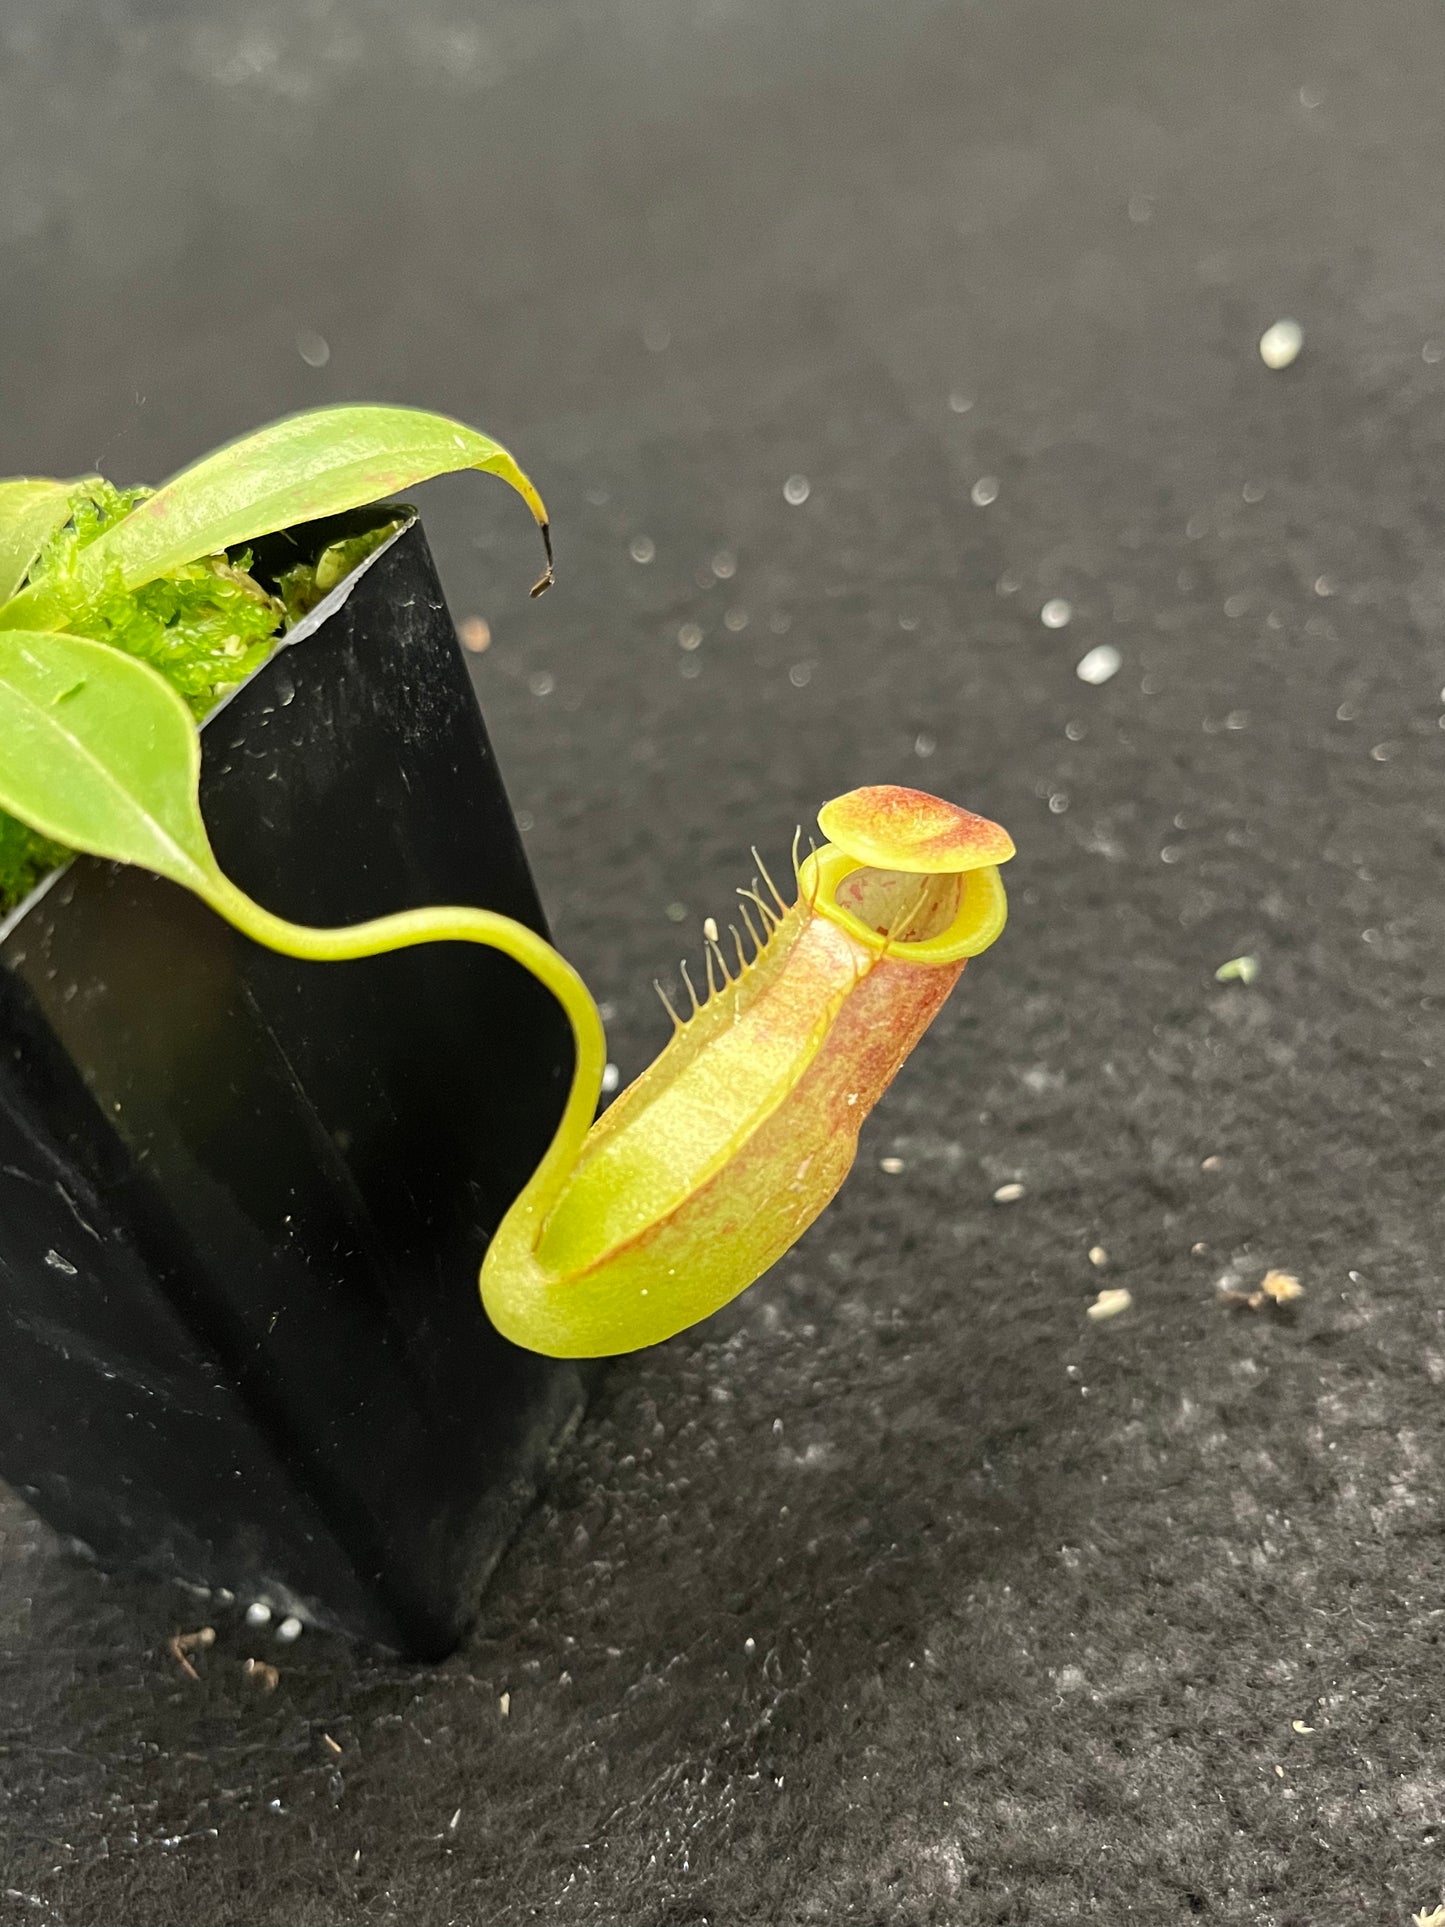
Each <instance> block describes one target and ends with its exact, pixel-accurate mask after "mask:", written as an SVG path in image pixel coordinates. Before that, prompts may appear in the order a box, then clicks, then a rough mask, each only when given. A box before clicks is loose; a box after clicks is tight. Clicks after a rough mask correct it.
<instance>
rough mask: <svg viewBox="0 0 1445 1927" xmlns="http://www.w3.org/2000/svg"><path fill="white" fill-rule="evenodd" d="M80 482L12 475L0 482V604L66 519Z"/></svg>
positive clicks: (8, 597)
mask: <svg viewBox="0 0 1445 1927" xmlns="http://www.w3.org/2000/svg"><path fill="white" fill-rule="evenodd" d="M83 486H84V484H83V483H80V482H52V481H51V480H50V479H49V478H48V477H46V478H42V477H39V476H36V477H34V478H31V477H28V476H16V477H15V478H14V479H13V480H12V481H4V482H0V603H3V602H7V601H8V600H9V599H10V597H11V596H13V595H14V594H15V592H16V590H17V589H18V588H19V587H20V585H21V583H22V582H23V581H24V580H25V578H26V576H27V574H28V573H29V571H30V565H31V563H32V562H34V560H35V558H36V556H37V555H39V553H40V551H41V549H42V548H44V546H45V544H46V542H47V541H48V539H49V538H50V537H51V536H52V535H54V533H55V531H56V530H57V529H58V528H60V527H61V526H62V525H63V524H64V523H66V522H68V521H69V520H70V505H71V497H72V495H73V494H74V493H75V491H76V490H77V489H78V488H82V487H83Z"/></svg>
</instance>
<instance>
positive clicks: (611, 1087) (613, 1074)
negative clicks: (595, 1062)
mask: <svg viewBox="0 0 1445 1927" xmlns="http://www.w3.org/2000/svg"><path fill="white" fill-rule="evenodd" d="M621 1082H622V1073H621V1071H620V1070H618V1068H617V1066H616V1065H615V1064H608V1065H606V1066H605V1067H604V1068H603V1072H602V1089H603V1091H604V1093H606V1094H608V1095H610V1094H611V1093H612V1092H613V1091H615V1090H616V1089H617V1086H618V1085H619V1084H620V1083H621Z"/></svg>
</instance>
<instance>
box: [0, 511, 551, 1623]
mask: <svg viewBox="0 0 1445 1927" xmlns="http://www.w3.org/2000/svg"><path fill="white" fill-rule="evenodd" d="M394 513H395V512H394V511H393V515H394ZM405 513H406V520H405V523H404V525H403V527H402V528H401V530H400V531H399V533H397V534H396V535H395V536H394V537H393V538H392V539H391V540H390V541H389V542H388V543H387V544H386V546H385V547H383V548H381V549H379V550H378V551H377V552H376V553H375V554H374V555H372V557H371V558H370V559H369V560H368V561H367V562H366V563H365V564H364V565H363V567H362V568H361V569H360V570H359V571H358V572H357V573H356V574H354V575H353V576H352V577H351V578H350V579H349V580H348V581H347V582H345V583H343V584H342V585H341V587H340V588H338V589H337V590H335V591H334V592H333V593H332V594H331V595H330V596H328V597H327V599H326V601H325V602H324V603H322V604H321V606H320V607H319V608H318V609H317V610H315V611H314V612H313V614H312V615H311V616H310V617H309V618H307V620H306V621H305V622H304V623H303V624H301V625H300V626H299V627H298V629H297V630H296V631H295V632H294V633H293V637H292V639H291V642H290V643H289V644H288V645H287V646H284V647H282V648H281V649H280V650H278V651H277V653H276V654H275V655H274V656H273V657H272V658H271V660H270V661H269V662H268V663H267V664H266V666H265V667H264V668H263V669H261V670H260V671H258V673H257V674H256V675H255V676H253V677H252V678H251V679H250V680H249V681H248V682H247V683H246V684H245V685H244V686H243V687H242V688H241V689H239V690H238V691H237V692H236V693H235V695H234V696H233V697H232V698H231V700H230V701H229V702H228V703H227V704H226V705H225V706H224V707H223V708H222V709H221V710H219V711H218V712H217V714H216V715H215V716H214V717H212V719H211V720H210V721H209V722H208V723H207V724H206V728H205V755H204V775H203V781H202V801H203V806H204V810H205V816H206V820H207V823H208V824H209V826H210V830H211V834H212V838H213V840H214V843H215V848H216V852H217V855H218V856H219V858H220V861H221V863H222V866H223V867H224V868H225V869H226V870H227V871H228V872H229V874H230V875H231V876H232V877H234V879H235V880H236V882H237V883H239V884H240V886H241V887H242V888H243V889H244V890H246V891H248V892H249V893H250V894H251V895H252V896H254V897H255V898H257V899H258V900H259V901H260V902H261V903H263V904H265V905H266V906H267V907H268V908H269V909H271V910H275V911H278V912H279V913H280V914H281V915H283V916H286V917H289V918H292V919H294V920H296V921H299V922H303V923H316V924H338V923H353V922H356V921H359V920H360V919H362V918H365V917H371V916H375V915H378V914H380V913H382V912H385V911H391V910H401V909H405V908H408V907H412V906H417V905H422V904H429V903H468V904H478V905H482V906H485V907H488V908H491V909H495V910H501V911H505V912H506V913H507V914H508V915H510V916H513V917H516V918H518V919H520V920H521V921H522V922H524V923H527V924H530V925H531V926H532V927H533V929H535V930H539V931H544V930H545V923H544V920H543V916H542V910H541V906H540V904H539V902H538V899H537V894H536V891H535V889H534V887H533V883H532V879H531V876H530V874H529V872H528V868H527V861H526V858H525V856H524V854H523V851H522V846H521V841H520V839H519V836H518V833H517V828H516V825H515V823H514V821H513V818H512V813H511V810H510V808H509V806H508V803H507V797H506V793H505V791H504V789H503V787H502V782H501V778H500V776H499V774H498V771H497V766H496V761H495V759H494V757H493V754H492V750H491V746H490V745H489V743H488V741H487V735H486V731H485V729H484V727H483V725H482V719H481V716H480V714H479V713H478V709H477V704H476V700H475V697H474V695H473V692H472V688H471V684H470V680H469V678H468V676H467V673H466V669H465V666H464V664H463V661H462V658H461V655H460V653H459V651H458V648H457V644H456V638H455V635H454V633H453V629H452V623H451V620H450V617H449V616H448V614H447V609H446V604H445V601H444V599H443V596H442V592H441V588H440V585H439V584H438V581H437V577H436V572H435V569H434V567H433V565H432V560H431V555H430V552H429V550H428V548H427V544H426V538H425V536H424V535H423V533H422V530H421V526H420V524H419V523H418V522H417V520H416V518H415V516H414V514H412V513H411V512H410V511H406V512H405ZM377 519H378V517H377V515H376V513H375V512H368V513H367V514H364V515H358V516H349V517H342V518H336V519H334V520H332V521H329V522H326V523H316V524H311V525H308V526H307V527H305V528H301V529H297V530H292V531H291V532H290V533H289V534H288V535H287V536H286V537H283V538H279V539H273V540H272V541H271V542H270V543H269V544H263V545H261V550H260V552H258V558H257V565H256V566H257V573H258V574H262V575H263V576H264V574H265V573H266V570H267V567H268V566H270V567H271V568H279V567H283V566H285V565H286V563H287V562H289V561H292V560H295V559H296V555H297V552H298V549H299V550H300V551H301V552H302V553H307V552H309V553H311V554H315V553H319V551H320V549H321V548H322V547H323V546H324V545H325V543H327V542H328V541H331V540H334V539H335V538H336V536H337V535H338V534H342V533H349V532H353V531H355V530H356V529H357V528H361V527H366V526H375V525H376V522H377ZM571 1062H572V1046H571V1040H570V1033H569V1031H568V1028H567V1024H566V1021H565V1019H564V1018H563V1016H562V1014H561V1012H560V1010H559V1009H558V1007H557V1006H556V1004H555V1003H554V1002H553V1001H552V999H551V998H550V997H549V996H548V994H547V992H546V991H545V990H543V989H542V988H541V986H540V985H538V984H537V983H536V982H535V981H534V980H533V979H532V978H530V977H529V976H528V975H527V974H526V973H525V972H524V971H523V970H521V969H520V968H519V967H518V966H517V965H516V964H514V963H513V962H511V961H510V960H509V959H507V958H505V957H502V956H500V955H499V954H497V953H495V952H491V951H486V950H482V949H480V948H477V947H476V946H473V945H460V944H447V945H432V946H428V947H426V948H424V949H417V950H409V951H404V952H401V953H399V954H397V955H393V956H388V957H381V958H376V959H374V960H370V961H366V962H361V963H344V964H322V965H316V964H305V963H297V962H293V961H292V960H290V959H289V958H285V957H279V956H273V955H272V954H271V953H269V952H268V951H265V950H262V949H259V948H258V947H256V946H255V945H254V944H252V943H250V942H249V941H248V940H247V939H246V938H244V937H241V936H239V935H238V934H237V933H236V932H234V931H233V930H231V929H230V928H229V926H228V925H226V924H225V923H223V922H222V921H220V919H218V918H217V917H216V916H214V915H213V914H212V912H211V911H209V910H208V909H206V908H205V907H204V906H203V905H202V904H200V903H199V902H197V901H196V900H195V899H194V898H193V897H191V896H189V895H187V894H186V893H185V892H184V891H182V890H180V889H178V888H175V887H174V886H173V885H171V884H169V883H165V882H161V881H159V880H158V879H156V878H154V877H152V876H149V875H147V874H145V873H143V872H141V871H139V870H134V869H126V868H122V867H118V866H115V865H111V864H107V863H102V862H97V861H93V860H91V859H89V858H82V859H79V860H78V861H76V862H74V863H72V864H71V865H70V866H69V867H68V868H67V869H65V870H63V871H61V872H59V873H58V874H57V875H55V876H54V877H53V878H51V879H49V880H48V881H47V883H46V884H44V885H42V886H41V888H40V889H39V890H37V891H36V892H35V893H34V895H32V896H31V897H30V898H29V899H28V900H27V902H25V903H24V904H22V905H21V906H20V908H19V909H18V910H17V911H16V912H15V913H14V914H13V915H12V916H11V917H10V919H9V920H8V921H7V922H5V923H4V924H0V1476H4V1477H5V1478H6V1479H8V1480H9V1481H10V1482H11V1483H12V1484H13V1485H14V1486H15V1487H16V1488H17V1489H18V1490H19V1491H20V1492H21V1493H22V1494H23V1495H24V1496H25V1498H26V1499H28V1500H29V1501H30V1503H31V1504H32V1505H33V1506H34V1507H35V1509H36V1510H37V1511H38V1512H39V1513H40V1514H41V1515H42V1516H43V1517H44V1518H45V1519H47V1520H48V1521H49V1522H50V1523H51V1525H53V1526H55V1527H57V1528H58V1529H59V1530H60V1531H61V1532H62V1533H64V1534H68V1535H70V1536H71V1537H73V1538H74V1539H76V1540H78V1541H80V1542H81V1544H82V1545H83V1547H85V1548H88V1549H89V1550H90V1551H92V1552H93V1553H94V1555H95V1556H96V1557H97V1558H99V1559H100V1560H101V1561H102V1562H104V1563H106V1564H120V1565H130V1566H138V1567H142V1568H144V1569H147V1570H149V1571H150V1572H153V1573H159V1574H164V1575H168V1576H170V1577H172V1578H175V1579H178V1580H183V1581H185V1582H187V1583H189V1584H191V1585H193V1586H203V1587H208V1588H211V1589H214V1590H217V1591H219V1592H221V1593H222V1594H223V1596H224V1594H226V1593H231V1594H234V1595H236V1597H237V1598H238V1599H239V1600H241V1601H244V1602H249V1601H252V1600H263V1601H265V1602H266V1603H267V1604H269V1605H270V1606H271V1607H272V1608H273V1610H275V1611H276V1612H278V1613H291V1612H294V1613H298V1614H300V1615H301V1616H302V1617H303V1618H304V1619H310V1620H313V1621H316V1622H319V1623H322V1624H327V1625H332V1626H335V1627H339V1628H342V1629H344V1630H346V1631H348V1632H351V1633H354V1634H358V1635H361V1636H363V1637H367V1638H372V1639H376V1640H379V1641H381V1642H383V1643H385V1644H387V1645H390V1646H393V1647H398V1648H401V1649H402V1650H404V1651H406V1652H409V1653H412V1654H415V1655H418V1656H425V1657H438V1656H440V1655H442V1654H443V1653H445V1652H447V1651H448V1650H449V1649H450V1648H451V1647H452V1646H453V1645H454V1644H455V1643H456V1641H457V1639H458V1638H459V1636H460V1635H461V1633H462V1632H463V1630H464V1629H465V1627H466V1624H467V1622H468V1620H469V1619H470V1617H471V1616H472V1614H473V1612H474V1611H475V1607H476V1602H477V1598H478V1594H479V1591H480V1589H481V1586H482V1584H483V1581H484V1580H485V1577H486V1575H487V1573H488V1571H489V1569H490V1568H491V1567H492V1566H493V1564H494V1563H495V1561H496V1560H497V1558H498V1557H499V1555H500V1553H501V1551H502V1548H503V1547H504V1545H505V1543H506V1541H507V1538H508V1536H509V1534H510V1533H511V1532H512V1530H513V1529H514V1527H515V1525H516V1523H517V1521H518V1519H519V1517H520V1515H521V1513H522V1511H523V1510H524V1509H525V1507H526V1506H527V1504H528V1502H529V1500H530V1499H531V1497H532V1496H533V1495H534V1493H535V1490H536V1485H537V1481H538V1479H539V1476H540V1475H541V1473H542V1471H543V1468H544V1466H545V1462H546V1460H547V1457H548V1455H549V1452H550V1450H551V1448H552V1446H553V1444H554V1442H555V1441H556V1439H557V1437H558V1435H559V1433H560V1432H561V1430H562V1429H563V1428H564V1427H565V1426H566V1425H567V1424H568V1423H569V1422H570V1421H572V1420H573V1419H574V1418H575V1416H576V1414H577V1413H578V1412H579V1410H580V1409H581V1403H582V1397H583V1379H582V1376H581V1375H580V1374H579V1372H578V1371H577V1369H576V1368H575V1367H573V1366H569V1365H563V1364H558V1363H554V1362H552V1361H550V1360H546V1359H542V1358H538V1357H535V1356H533V1355H531V1354H530V1353H526V1352H522V1351H518V1350H516V1349H515V1348H514V1347H513V1346H511V1345H509V1344H508V1343H507V1342H506V1341H505V1340H504V1339H502V1338H500V1337H499V1336H498V1335H497V1333H496V1332H495V1331H494V1330H493V1329H492V1327H491V1326H490V1325H489V1324H488V1322H487V1320H486V1317H485V1315H484V1314H483V1312H482V1309H481V1304H480V1301H479V1299H478V1295H477V1269H478V1266H479V1264H480V1262H481V1257H482V1253H483V1251H484V1250H485V1248H486V1245H487V1241H488V1239H489V1237H490V1236H491V1233H492V1231H493V1230H494V1229H495V1227H496V1225H497V1223H498V1221H499V1219H500V1218H501V1216H502V1213H503V1212H504V1211H505V1209H506V1207H507V1205H508V1204H509V1203H510V1202H511V1200H512V1198H513V1197H515V1195H516V1194H517V1192H518V1191H520V1189H521V1188H522V1185H523V1184H524V1182H525V1181H526V1179H527V1178H528V1176H529V1175H530V1174H531V1171H532V1169H533V1168H534V1166H535V1164H536V1162H537V1160H538V1158H539V1157H540V1156H541V1154H542V1152H543V1150H544V1149H545V1147H546V1145H547V1142H548V1140H549V1139H550V1137H551V1134H552V1130H553V1128H554V1126H555V1124H556V1122H557V1119H558V1117H559V1116H560V1114H561V1109H562V1103H563V1098H564V1095H565V1092H566V1087H567V1081H568V1078H569V1075H570V1070H571Z"/></svg>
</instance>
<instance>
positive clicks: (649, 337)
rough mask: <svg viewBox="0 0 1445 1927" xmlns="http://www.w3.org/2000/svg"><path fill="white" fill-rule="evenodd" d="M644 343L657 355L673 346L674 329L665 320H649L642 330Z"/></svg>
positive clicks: (645, 346)
mask: <svg viewBox="0 0 1445 1927" xmlns="http://www.w3.org/2000/svg"><path fill="white" fill-rule="evenodd" d="M642 345H643V347H644V348H647V349H650V350H651V352H652V353H653V354H655V355H660V354H661V353H662V351H663V349H664V348H670V347H671V346H672V330H671V328H669V327H668V325H667V323H666V322H665V321H658V320H653V321H649V322H648V323H647V325H646V326H645V327H644V328H643V330H642Z"/></svg>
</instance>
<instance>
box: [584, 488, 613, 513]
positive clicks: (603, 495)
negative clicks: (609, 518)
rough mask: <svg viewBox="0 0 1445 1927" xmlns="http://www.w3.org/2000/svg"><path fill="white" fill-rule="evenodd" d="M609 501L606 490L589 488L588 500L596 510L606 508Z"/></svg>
mask: <svg viewBox="0 0 1445 1927" xmlns="http://www.w3.org/2000/svg"><path fill="white" fill-rule="evenodd" d="M609 499H610V498H609V496H608V494H607V490H606V489H605V488H589V489H588V491H587V500H588V501H589V502H590V503H591V504H592V506H593V508H595V509H600V508H605V507H606V505H607V502H608V500H609Z"/></svg>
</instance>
